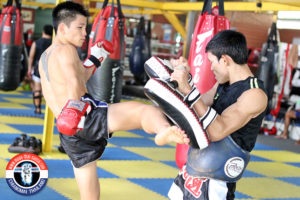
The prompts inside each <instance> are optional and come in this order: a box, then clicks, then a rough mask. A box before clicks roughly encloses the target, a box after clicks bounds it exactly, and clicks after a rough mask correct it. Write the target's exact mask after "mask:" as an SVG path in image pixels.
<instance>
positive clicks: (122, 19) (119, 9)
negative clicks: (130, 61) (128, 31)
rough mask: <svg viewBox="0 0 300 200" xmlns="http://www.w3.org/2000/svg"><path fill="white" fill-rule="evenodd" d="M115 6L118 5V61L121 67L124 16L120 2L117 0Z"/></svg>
mask: <svg viewBox="0 0 300 200" xmlns="http://www.w3.org/2000/svg"><path fill="white" fill-rule="evenodd" d="M117 4H118V16H119V21H118V24H119V36H120V51H121V52H120V61H121V66H123V62H124V57H125V55H124V34H125V33H124V15H123V13H122V7H121V3H120V0H117Z"/></svg>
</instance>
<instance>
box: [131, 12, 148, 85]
mask: <svg viewBox="0 0 300 200" xmlns="http://www.w3.org/2000/svg"><path fill="white" fill-rule="evenodd" d="M145 37H146V35H145V20H144V17H141V18H140V21H139V24H138V28H137V33H136V35H135V37H134V39H133V43H132V47H131V52H130V56H129V67H130V71H131V73H132V74H133V75H134V77H135V79H136V80H142V79H143V75H144V72H145V71H144V63H145V62H146V59H147V58H146V54H145V53H146V52H145V49H146V44H145V43H146V38H145Z"/></svg>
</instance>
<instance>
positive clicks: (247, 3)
mask: <svg viewBox="0 0 300 200" xmlns="http://www.w3.org/2000/svg"><path fill="white" fill-rule="evenodd" d="M0 1H1V5H3V4H5V3H6V1H7V0H0ZM103 1H104V0H79V1H78V0H77V1H76V2H82V3H83V4H85V5H90V3H89V2H103ZM115 1H116V0H115ZM215 1H216V0H215ZM56 2H57V0H22V5H23V6H26V7H27V6H30V7H35V8H38V7H39V8H42V9H45V8H53V7H54V6H55V4H56ZM224 2H225V3H224V6H225V11H254V12H272V11H273V12H277V11H300V0H224ZM121 4H122V5H124V6H125V5H126V6H129V7H128V8H127V7H126V8H127V9H126V10H124V13H130V14H161V13H162V12H165V11H172V12H174V11H176V12H188V11H200V10H201V9H202V5H203V0H202V1H199V0H198V1H196V0H190V1H189V0H177V1H176V0H173V1H172V0H171V1H167V0H155V1H151V0H121ZM130 7H131V9H130ZM91 9H92V10H91V11H92V12H93V9H94V8H91Z"/></svg>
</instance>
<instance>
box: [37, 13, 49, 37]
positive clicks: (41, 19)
mask: <svg viewBox="0 0 300 200" xmlns="http://www.w3.org/2000/svg"><path fill="white" fill-rule="evenodd" d="M45 24H52V9H36V10H35V17H34V39H38V38H40V37H41V36H42V31H43V27H44V25H45Z"/></svg>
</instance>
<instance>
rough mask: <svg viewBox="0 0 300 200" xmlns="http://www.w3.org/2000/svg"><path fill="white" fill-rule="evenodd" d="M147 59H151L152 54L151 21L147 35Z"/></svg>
mask: <svg viewBox="0 0 300 200" xmlns="http://www.w3.org/2000/svg"><path fill="white" fill-rule="evenodd" d="M144 54H145V57H146V60H148V59H149V58H151V56H152V52H151V20H149V21H148V25H147V31H146V33H145V53H144Z"/></svg>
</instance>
